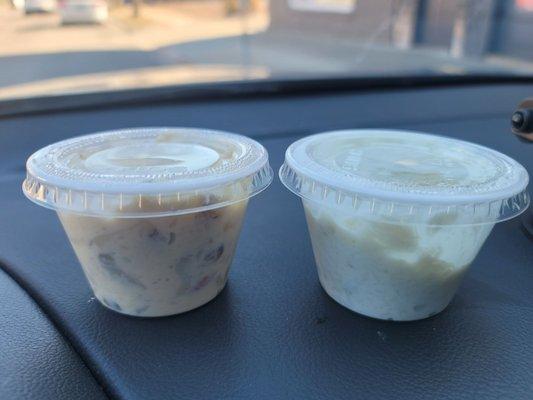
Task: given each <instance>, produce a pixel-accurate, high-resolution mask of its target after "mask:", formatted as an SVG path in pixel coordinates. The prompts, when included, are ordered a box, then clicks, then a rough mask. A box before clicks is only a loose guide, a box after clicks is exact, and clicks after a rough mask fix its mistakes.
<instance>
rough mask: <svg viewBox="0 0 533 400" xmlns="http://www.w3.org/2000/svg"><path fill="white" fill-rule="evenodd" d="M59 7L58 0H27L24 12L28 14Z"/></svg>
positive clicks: (49, 10) (50, 10)
mask: <svg viewBox="0 0 533 400" xmlns="http://www.w3.org/2000/svg"><path fill="white" fill-rule="evenodd" d="M56 8H57V2H56V0H25V1H24V12H25V13H26V14H31V13H38V12H52V11H54V10H55V9H56Z"/></svg>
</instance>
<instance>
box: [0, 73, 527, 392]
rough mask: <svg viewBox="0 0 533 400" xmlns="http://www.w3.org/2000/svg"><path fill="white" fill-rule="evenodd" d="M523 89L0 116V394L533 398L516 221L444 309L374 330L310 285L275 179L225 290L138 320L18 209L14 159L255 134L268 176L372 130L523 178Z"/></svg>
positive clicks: (253, 210)
mask: <svg viewBox="0 0 533 400" xmlns="http://www.w3.org/2000/svg"><path fill="white" fill-rule="evenodd" d="M532 94H533V84H532V83H524V82H521V83H497V84H489V83H486V84H483V83H475V84H455V85H448V86H447V85H440V86H436V87H433V86H431V85H422V86H418V87H402V88H379V89H374V88H372V87H370V86H367V87H365V88H364V89H360V90H357V89H354V90H342V91H338V92H337V91H334V90H333V91H327V92H320V91H315V92H310V93H276V94H265V93H263V94H259V95H257V96H245V97H238V96H235V97H230V98H223V97H221V96H219V97H218V98H205V99H202V98H194V99H187V98H186V97H185V98H180V99H176V101H166V102H160V103H158V102H150V101H145V102H138V103H136V104H131V105H118V104H115V105H109V106H101V107H92V108H91V107H88V108H83V107H77V108H76V109H70V110H69V109H65V110H62V109H56V110H51V111H49V112H35V113H32V112H28V113H21V114H16V113H13V114H12V115H10V114H9V113H5V114H2V116H1V117H0V149H2V150H1V159H0V184H1V188H2V189H1V191H0V193H1V195H0V268H1V271H0V287H1V289H0V293H2V296H1V301H0V310H1V312H0V319H1V323H0V326H2V329H0V371H1V375H2V378H1V380H2V385H0V397H1V398H5V399H8V398H53V399H74V398H84V399H105V398H110V399H176V398H194V399H250V398H254V399H325V398H331V399H352V398H354V397H357V398H361V399H366V398H368V399H376V398H410V399H426V398H431V399H463V398H464V399H466V398H483V399H497V398H513V399H529V398H531V396H532V392H533V369H532V368H530V364H531V359H532V358H533V342H532V341H531V327H532V326H533V302H532V295H531V293H533V268H531V267H532V262H531V260H532V259H533V246H532V245H531V239H530V238H528V236H527V235H526V234H525V233H524V231H523V229H522V225H521V221H520V218H516V219H513V220H510V221H507V222H504V223H501V224H498V225H497V226H496V227H495V228H494V231H493V233H492V235H491V236H490V237H489V239H488V241H487V243H486V244H485V246H484V247H483V248H482V250H481V253H480V254H479V256H478V257H477V258H476V260H475V262H474V264H473V265H472V268H471V270H470V271H469V272H468V274H467V276H466V278H465V280H464V283H463V284H462V286H461V288H460V289H459V292H458V294H457V295H456V297H455V299H454V300H453V302H452V303H451V305H450V306H449V307H448V308H447V309H446V310H445V311H444V312H443V313H441V314H439V315H437V316H434V317H431V318H428V319H425V320H421V321H417V322H409V323H394V322H387V321H378V320H373V319H369V318H365V317H362V316H359V315H357V314H355V313H353V312H351V311H349V310H348V309H345V308H343V307H342V306H340V305H338V304H337V303H335V302H334V301H333V300H332V299H330V298H329V297H328V296H327V295H326V294H325V293H324V291H323V290H322V289H321V287H320V284H319V282H318V278H317V275H316V270H315V264H314V259H313V253H312V249H311V244H310V241H309V239H308V235H307V232H306V229H307V228H306V222H305V217H304V213H303V210H302V207H301V204H300V202H299V200H298V199H297V198H296V197H295V196H293V195H292V194H291V193H289V192H288V191H287V190H286V189H285V188H284V187H283V186H282V185H281V183H280V182H279V180H278V179H275V180H274V182H273V184H272V185H271V186H270V187H269V188H268V189H267V190H266V191H265V192H264V193H263V194H262V195H261V196H257V197H256V198H254V199H252V201H251V202H250V205H249V209H248V211H247V216H246V219H245V222H244V226H243V230H242V235H241V238H240V241H239V245H238V248H237V252H236V255H235V259H234V262H233V266H232V269H231V272H230V276H229V282H228V285H227V287H226V288H225V289H224V291H223V292H222V293H221V294H220V295H219V296H218V297H217V298H216V299H214V300H213V301H211V302H210V303H208V304H207V305H205V306H203V307H201V308H199V309H197V310H194V311H191V312H188V313H185V314H183V315H177V316H173V317H165V318H157V319H145V318H131V317H126V316H123V315H119V314H116V313H113V312H110V311H108V310H106V309H105V308H103V307H102V306H100V305H99V304H98V302H97V301H96V300H95V299H94V298H93V296H92V292H91V289H90V287H89V285H88V283H87V282H86V280H85V278H84V276H83V272H82V270H81V268H80V267H79V265H78V262H77V260H76V258H75V255H74V253H73V251H72V249H71V247H70V245H69V243H68V240H66V237H65V234H64V232H63V230H62V228H61V225H60V223H59V221H58V219H57V217H56V216H55V215H54V213H53V212H51V211H49V210H45V209H43V208H41V207H35V206H33V205H32V204H31V203H30V202H29V201H27V200H26V199H25V198H24V196H23V195H22V191H21V183H22V180H23V179H24V174H25V166H24V162H25V160H26V159H27V157H28V156H29V155H30V154H31V153H33V152H34V151H36V150H37V149H39V148H41V147H43V146H45V145H47V144H49V143H52V142H55V141H58V140H62V139H65V138H68V137H72V136H77V135H82V134H87V133H92V132H97V131H103V130H110V129H117V128H124V127H153V126H184V127H204V128H213V129H219V130H226V131H232V132H237V133H240V134H244V135H247V136H250V137H252V138H254V139H256V140H258V141H259V142H261V143H262V144H263V145H264V146H265V147H266V148H267V150H268V152H269V157H270V163H271V165H272V167H273V168H274V170H277V169H278V168H279V167H280V165H281V164H282V162H283V159H284V152H285V149H286V148H287V146H288V145H289V144H290V143H291V142H293V141H294V140H296V139H298V138H301V137H303V136H305V135H308V134H312V133H317V132H322V131H326V130H336V129H347V128H370V127H372V128H400V129H409V130H415V131H422V132H428V133H434V134H439V135H445V136H450V137H455V138H460V139H463V140H468V141H471V142H474V143H479V144H482V145H485V146H488V147H490V148H493V149H496V150H498V151H501V152H503V153H505V154H507V155H509V156H511V157H513V158H515V159H516V160H517V161H518V162H520V163H521V164H522V165H524V166H525V167H526V169H528V171H529V172H530V173H531V171H533V157H531V154H532V153H531V152H532V150H533V145H531V146H530V145H528V144H525V143H522V142H520V141H519V140H517V139H516V138H514V137H513V135H512V134H511V129H510V122H509V118H510V116H511V114H512V112H513V111H514V109H515V107H516V105H517V104H518V103H519V102H520V101H522V100H523V99H524V98H526V97H531V96H532ZM530 193H531V189H530ZM527 212H529V211H527Z"/></svg>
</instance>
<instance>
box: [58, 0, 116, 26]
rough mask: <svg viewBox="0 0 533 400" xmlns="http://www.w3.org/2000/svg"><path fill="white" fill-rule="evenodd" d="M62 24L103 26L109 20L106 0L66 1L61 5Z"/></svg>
mask: <svg viewBox="0 0 533 400" xmlns="http://www.w3.org/2000/svg"><path fill="white" fill-rule="evenodd" d="M59 15H60V16H61V23H62V24H91V23H92V24H95V23H96V24H101V23H103V22H105V21H106V20H107V17H108V8H107V3H106V2H105V1H104V0H64V1H62V2H61V3H59Z"/></svg>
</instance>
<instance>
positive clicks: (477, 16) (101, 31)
mask: <svg viewBox="0 0 533 400" xmlns="http://www.w3.org/2000/svg"><path fill="white" fill-rule="evenodd" d="M532 37H533V0H270V1H267V0H57V1H56V0H0V100H6V99H16V98H28V97H34V96H50V95H62V94H66V93H87V92H98V91H113V90H125V89H135V88H150V87H162V86H168V85H182V84H195V83H203V82H223V81H249V80H269V79H303V78H313V79H314V78H334V77H365V78H368V77H388V76H440V75H480V74H482V75H491V76H493V75H503V76H508V75H533V40H531V38H532Z"/></svg>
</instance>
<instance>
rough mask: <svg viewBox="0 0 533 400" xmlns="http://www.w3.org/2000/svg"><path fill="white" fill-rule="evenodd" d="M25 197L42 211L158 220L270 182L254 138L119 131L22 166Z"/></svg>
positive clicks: (41, 154)
mask: <svg viewBox="0 0 533 400" xmlns="http://www.w3.org/2000/svg"><path fill="white" fill-rule="evenodd" d="M26 168H27V176H26V180H25V181H24V183H23V191H24V194H25V195H26V196H27V197H28V198H29V199H30V200H32V201H34V202H35V203H37V204H40V205H42V206H45V207H48V208H52V209H55V210H58V211H69V212H76V213H81V214H87V215H101V216H120V217H138V216H162V215H174V214H185V213H190V212H197V211H202V210H207V209H211V208H217V207H221V206H224V205H228V204H231V203H235V202H238V201H242V200H245V199H248V198H249V197H251V196H253V195H255V194H257V193H259V192H261V191H262V190H263V189H265V188H266V187H267V186H268V185H269V184H270V182H271V181H272V169H271V168H270V165H269V163H268V154H267V151H266V150H265V148H264V147H263V146H261V145H260V144H259V143H257V142H256V141H254V140H252V139H250V138H247V137H244V136H240V135H236V134H231V133H226V132H219V131H211V130H204V129H191V128H141V129H124V130H117V131H109V132H103V133H97V134H93V135H87V136H80V137H76V138H73V139H69V140H64V141H61V142H58V143H55V144H52V145H49V146H47V147H44V148H42V149H41V150H39V151H37V152H36V153H34V154H33V155H32V156H31V157H30V158H29V159H28V161H27V163H26Z"/></svg>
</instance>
